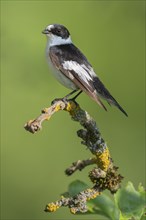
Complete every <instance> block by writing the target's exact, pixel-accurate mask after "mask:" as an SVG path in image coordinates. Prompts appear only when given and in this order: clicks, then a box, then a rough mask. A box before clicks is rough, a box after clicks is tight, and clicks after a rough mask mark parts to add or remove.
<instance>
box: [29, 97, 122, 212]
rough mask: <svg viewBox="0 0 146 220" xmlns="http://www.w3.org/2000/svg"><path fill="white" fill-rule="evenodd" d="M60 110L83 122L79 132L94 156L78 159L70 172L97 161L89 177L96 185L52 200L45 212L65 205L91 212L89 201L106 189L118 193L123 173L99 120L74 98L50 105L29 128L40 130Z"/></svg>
mask: <svg viewBox="0 0 146 220" xmlns="http://www.w3.org/2000/svg"><path fill="white" fill-rule="evenodd" d="M59 110H65V111H67V112H69V114H70V116H71V118H72V119H73V120H74V121H76V122H79V123H80V125H81V126H82V127H83V129H80V130H79V131H77V135H78V137H80V138H81V139H82V141H81V143H82V144H83V145H85V146H86V147H87V148H88V149H89V150H90V152H91V153H92V154H93V157H92V158H90V159H87V160H78V161H77V162H74V163H73V164H72V165H71V166H70V167H69V168H67V169H66V171H65V173H66V174H67V175H72V174H73V173H74V172H75V171H76V170H82V169H83V168H85V167H86V166H88V165H91V164H95V166H96V167H95V168H93V169H92V170H91V171H90V173H89V178H90V180H91V181H92V183H93V184H94V185H93V187H92V188H91V189H87V190H85V191H83V192H80V193H79V194H77V195H76V196H74V197H69V198H64V197H62V198H61V199H60V200H58V201H56V202H54V203H49V204H48V205H47V206H46V208H45V211H47V212H53V211H56V210H57V209H58V208H59V207H61V206H68V207H69V208H70V211H71V212H72V213H76V212H85V211H87V206H86V202H87V201H88V200H90V199H93V198H95V197H96V196H98V195H100V194H101V192H102V191H103V190H105V189H108V190H109V191H110V192H111V193H114V192H116V191H117V190H118V188H119V187H120V183H121V180H122V178H123V177H122V176H121V175H120V174H118V172H117V171H118V168H117V167H116V166H114V164H113V160H112V158H111V156H110V153H109V149H108V147H107V144H106V143H105V141H104V140H103V138H102V137H101V134H100V132H99V129H98V127H97V126H96V122H95V121H94V120H93V118H92V117H91V116H90V115H89V114H88V113H87V112H86V111H84V110H83V109H81V108H80V106H79V104H78V103H77V102H76V101H74V100H64V99H62V100H61V99H60V100H55V101H53V102H52V105H51V106H50V107H49V108H45V109H44V110H43V111H42V114H41V115H40V116H39V117H37V118H36V119H34V120H30V121H29V122H27V123H26V124H25V129H26V130H27V131H29V132H31V133H36V132H38V131H39V130H40V129H41V128H42V122H43V121H45V120H48V119H49V118H50V117H51V116H52V115H53V114H54V113H56V112H58V111H59Z"/></svg>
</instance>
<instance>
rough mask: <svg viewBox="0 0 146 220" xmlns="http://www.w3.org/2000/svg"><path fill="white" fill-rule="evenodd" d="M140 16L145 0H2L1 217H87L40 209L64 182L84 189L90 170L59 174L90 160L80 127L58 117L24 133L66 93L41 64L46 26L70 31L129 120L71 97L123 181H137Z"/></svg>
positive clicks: (140, 167)
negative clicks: (82, 183)
mask: <svg viewBox="0 0 146 220" xmlns="http://www.w3.org/2000/svg"><path fill="white" fill-rule="evenodd" d="M144 15H145V1H1V94H2V98H1V101H2V111H1V113H2V117H1V128H2V132H1V141H2V143H1V165H2V166H1V176H2V178H1V183H2V189H1V197H2V207H1V219H15V220H16V219H19V220H20V219H72V218H73V219H79V218H80V219H89V216H85V215H84V216H82V215H80V216H76V215H75V216H73V215H71V214H70V212H69V211H68V209H67V208H66V209H65V208H62V209H60V210H58V211H57V212H56V213H54V214H48V213H45V212H44V211H43V209H44V207H45V205H46V204H47V203H48V202H51V201H55V200H56V199H58V198H59V195H60V193H61V192H64V191H66V190H67V186H68V184H69V183H70V182H71V181H73V180H75V179H80V180H82V181H85V182H86V183H87V184H89V185H90V186H91V183H90V181H89V179H88V171H89V170H90V169H91V167H90V168H88V169H86V170H84V171H82V172H77V173H75V174H74V175H73V176H71V177H66V176H65V175H64V170H65V169H66V168H67V167H68V166H69V165H70V164H71V163H72V162H73V161H76V160H78V159H86V158H88V157H90V156H91V154H90V152H89V151H88V150H86V149H85V148H84V146H82V145H80V140H79V139H78V138H77V136H76V130H77V129H78V128H79V125H78V124H76V123H75V122H73V121H71V120H70V118H69V116H68V115H67V114H66V113H65V112H60V113H58V114H56V115H55V116H53V118H51V120H50V121H49V122H46V123H44V127H43V130H42V131H41V132H39V133H37V134H36V135H32V134H30V133H28V132H26V131H25V130H24V129H23V125H24V124H25V122H26V121H28V120H29V119H32V118H34V117H35V116H37V115H38V114H39V113H40V110H41V109H42V108H44V107H47V106H49V104H50V102H51V100H53V99H54V98H56V97H63V96H64V95H65V94H67V93H68V92H69V91H68V90H67V89H66V88H64V87H63V86H62V85H60V84H59V83H58V82H57V81H56V80H55V79H54V78H53V76H52V75H51V73H50V72H49V69H48V66H47V63H46V59H45V45H46V39H45V37H44V35H42V34H41V31H42V30H43V29H44V28H45V27H46V26H47V25H48V24H52V23H61V24H64V25H65V26H67V27H68V28H69V30H70V32H71V34H72V39H73V40H74V43H75V44H76V45H77V46H79V47H80V49H81V50H82V51H83V52H84V53H85V54H86V56H87V57H88V59H89V61H90V62H91V63H92V65H93V66H94V69H95V70H96V73H97V74H98V75H99V76H100V78H101V79H102V81H103V82H104V83H105V85H106V86H107V88H109V90H110V91H111V93H112V94H113V96H114V97H115V98H116V99H117V100H118V101H119V103H120V104H121V105H122V107H123V108H124V109H125V110H126V111H127V113H128V115H129V117H128V118H126V117H125V116H124V115H123V114H122V113H121V112H120V111H119V110H117V109H116V108H111V107H110V106H108V105H107V107H108V112H105V111H104V110H103V109H101V108H100V107H99V106H97V105H96V103H94V102H93V101H92V100H90V99H89V98H88V97H87V96H86V95H84V94H83V95H81V96H80V97H79V99H78V102H79V103H80V105H81V106H82V107H83V108H84V109H86V110H87V111H88V112H89V113H90V114H91V115H92V116H93V117H94V118H95V120H96V121H97V124H98V126H99V128H100V131H101V133H102V136H103V138H104V139H105V140H106V141H107V143H108V145H109V147H110V151H111V155H112V157H113V159H114V161H115V164H116V165H117V166H119V167H120V173H121V174H122V175H123V176H124V177H125V179H124V181H123V183H124V182H127V181H128V180H130V181H132V182H133V183H134V185H135V186H137V185H138V183H139V182H142V184H144V179H145V178H144V177H145V172H144V159H145V154H144V136H145V129H144V121H145V118H144V113H145V107H144V101H145V97H144V83H145V81H144V70H145V69H144V68H145V66H144V63H145V48H144V42H145V38H144V37H145V23H144V22H145V20H144ZM91 218H92V219H101V217H97V216H91V217H90V219H91Z"/></svg>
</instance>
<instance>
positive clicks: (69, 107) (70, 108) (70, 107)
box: [65, 101, 77, 112]
mask: <svg viewBox="0 0 146 220" xmlns="http://www.w3.org/2000/svg"><path fill="white" fill-rule="evenodd" d="M76 107H77V105H76V104H75V103H74V102H72V101H69V102H68V103H67V106H66V109H65V110H66V111H68V112H72V111H74V110H75V108H76Z"/></svg>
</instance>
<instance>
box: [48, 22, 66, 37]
mask: <svg viewBox="0 0 146 220" xmlns="http://www.w3.org/2000/svg"><path fill="white" fill-rule="evenodd" d="M50 32H51V33H52V34H54V35H56V36H59V37H62V38H63V39H67V38H68V37H69V35H70V33H69V31H68V30H67V28H66V27H64V26H63V25H61V24H53V27H52V28H51V30H50Z"/></svg>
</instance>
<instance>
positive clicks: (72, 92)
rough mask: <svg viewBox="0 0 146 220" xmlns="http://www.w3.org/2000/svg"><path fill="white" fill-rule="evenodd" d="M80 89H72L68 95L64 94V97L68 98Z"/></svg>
mask: <svg viewBox="0 0 146 220" xmlns="http://www.w3.org/2000/svg"><path fill="white" fill-rule="evenodd" d="M77 91H78V90H73V91H71V92H70V93H69V94H68V95H66V96H64V98H63V99H68V97H69V96H71V95H72V94H74V93H75V92H77Z"/></svg>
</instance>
